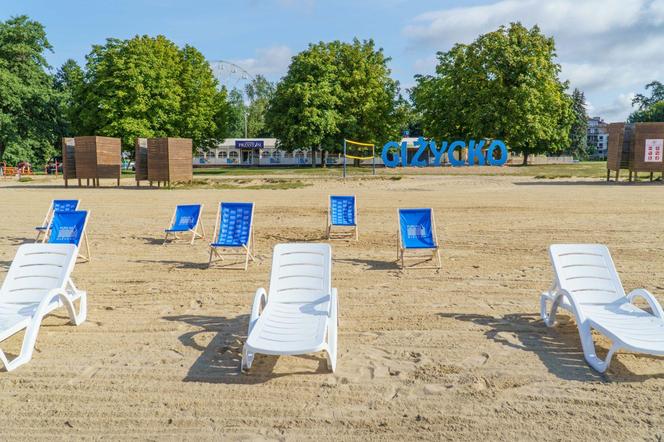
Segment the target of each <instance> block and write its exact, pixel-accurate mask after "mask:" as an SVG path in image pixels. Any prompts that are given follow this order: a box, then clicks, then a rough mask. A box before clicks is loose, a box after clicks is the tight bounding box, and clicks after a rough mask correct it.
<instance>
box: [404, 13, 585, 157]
mask: <svg viewBox="0 0 664 442" xmlns="http://www.w3.org/2000/svg"><path fill="white" fill-rule="evenodd" d="M555 56H556V53H555V44H554V41H553V39H552V38H548V37H546V36H544V35H543V34H542V33H541V32H540V30H539V28H538V27H537V26H534V27H533V28H531V29H527V28H525V27H524V26H522V25H521V24H520V23H513V24H511V25H510V26H509V27H504V26H501V27H500V28H499V29H498V30H497V31H494V32H490V33H487V34H484V35H481V36H480V37H479V38H478V39H477V40H475V41H474V42H472V43H471V44H468V45H464V44H457V45H455V46H454V47H453V48H452V49H451V50H449V51H448V52H439V53H438V65H437V66H436V75H433V76H416V83H417V84H416V86H415V87H414V88H413V91H412V95H411V96H412V99H413V101H414V103H415V105H416V107H417V109H418V110H420V111H421V113H422V123H423V126H424V129H425V131H426V133H427V135H429V136H433V137H443V138H463V139H469V138H498V139H502V140H504V141H505V142H506V144H507V145H508V147H509V148H510V149H511V150H513V151H516V152H519V153H522V154H523V156H524V164H527V161H528V156H529V155H532V154H537V153H553V152H558V151H561V150H563V149H564V148H566V147H567V146H568V143H569V131H570V127H571V125H572V121H573V113H572V100H571V97H570V96H569V95H568V94H566V93H565V90H566V88H567V84H566V83H563V82H561V81H560V79H559V77H558V76H559V73H560V65H558V64H557V63H555V62H554V58H555Z"/></svg>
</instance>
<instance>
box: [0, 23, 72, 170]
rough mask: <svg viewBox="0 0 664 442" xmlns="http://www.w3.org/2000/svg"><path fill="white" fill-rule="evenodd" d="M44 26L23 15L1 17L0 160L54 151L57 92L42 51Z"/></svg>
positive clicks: (39, 157) (41, 159)
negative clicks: (2, 19)
mask: <svg viewBox="0 0 664 442" xmlns="http://www.w3.org/2000/svg"><path fill="white" fill-rule="evenodd" d="M50 50H52V48H51V45H50V44H49V42H48V40H47V38H46V32H45V31H44V27H43V26H42V25H41V24H40V23H38V22H36V21H33V20H30V19H29V18H28V17H27V16H24V15H23V16H19V17H14V18H10V19H9V20H7V21H5V22H0V159H2V160H3V161H5V162H8V163H10V164H15V163H17V162H18V161H29V162H31V163H36V164H43V163H45V162H46V161H47V160H48V159H49V158H50V157H52V156H53V154H54V153H55V152H56V150H55V147H54V146H55V144H56V142H57V138H58V129H59V127H60V125H61V121H60V103H61V94H60V93H59V92H58V91H57V90H56V89H55V87H54V81H53V77H52V76H51V75H50V74H49V73H48V72H47V70H48V69H49V66H48V64H47V63H46V59H45V58H44V53H45V52H46V51H50Z"/></svg>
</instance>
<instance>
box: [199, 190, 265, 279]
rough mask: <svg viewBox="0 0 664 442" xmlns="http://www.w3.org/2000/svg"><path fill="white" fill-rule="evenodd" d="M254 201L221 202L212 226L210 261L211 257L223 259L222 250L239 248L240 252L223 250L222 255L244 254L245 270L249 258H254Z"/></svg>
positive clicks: (210, 262) (209, 263)
mask: <svg viewBox="0 0 664 442" xmlns="http://www.w3.org/2000/svg"><path fill="white" fill-rule="evenodd" d="M253 225H254V203H221V204H219V210H218V211H217V222H216V224H215V227H214V236H213V240H214V242H213V243H211V244H210V261H209V262H208V267H209V266H210V265H211V264H212V260H213V258H215V257H216V258H219V259H220V260H222V261H223V260H224V257H223V256H222V251H224V250H238V249H239V250H241V251H240V252H229V251H227V252H224V253H223V255H241V256H244V270H247V266H248V265H249V259H251V260H252V261H253V260H254V229H253Z"/></svg>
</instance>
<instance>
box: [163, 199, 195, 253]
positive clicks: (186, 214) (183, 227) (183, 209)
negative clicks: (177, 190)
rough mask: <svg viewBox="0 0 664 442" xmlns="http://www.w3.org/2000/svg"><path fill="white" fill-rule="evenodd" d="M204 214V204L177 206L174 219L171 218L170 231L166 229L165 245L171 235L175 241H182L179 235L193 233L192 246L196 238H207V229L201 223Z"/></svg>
mask: <svg viewBox="0 0 664 442" xmlns="http://www.w3.org/2000/svg"><path fill="white" fill-rule="evenodd" d="M202 213H203V205H202V204H181V205H178V206H176V207H175V212H174V213H173V217H172V218H171V226H170V227H169V228H168V229H164V232H166V236H165V238H164V242H163V244H166V242H167V241H168V239H169V238H170V236H171V235H172V236H173V240H178V239H180V238H179V237H178V233H186V232H191V241H189V243H190V244H193V243H194V240H196V238H203V237H205V229H204V228H203V223H202V222H201V214H202ZM199 226H200V228H201V232H200V233H199V231H198V227H199Z"/></svg>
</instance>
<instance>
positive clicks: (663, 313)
mask: <svg viewBox="0 0 664 442" xmlns="http://www.w3.org/2000/svg"><path fill="white" fill-rule="evenodd" d="M636 298H642V299H643V300H645V301H646V302H647V303H648V305H649V306H650V309H651V310H652V314H653V315H655V316H657V317H658V318H661V319H664V310H662V306H661V305H660V304H659V302H658V301H657V298H655V297H654V296H653V295H652V293H650V292H649V291H648V290H646V289H636V290H632V291H631V292H629V295H627V299H628V300H629V302H631V303H632V304H634V300H635V299H636Z"/></svg>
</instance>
